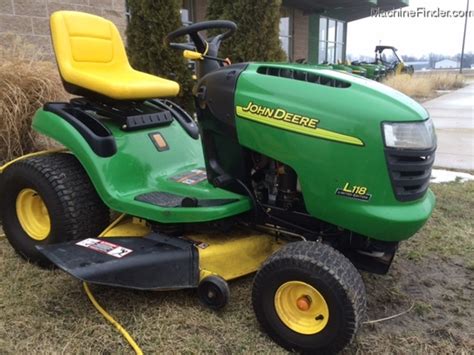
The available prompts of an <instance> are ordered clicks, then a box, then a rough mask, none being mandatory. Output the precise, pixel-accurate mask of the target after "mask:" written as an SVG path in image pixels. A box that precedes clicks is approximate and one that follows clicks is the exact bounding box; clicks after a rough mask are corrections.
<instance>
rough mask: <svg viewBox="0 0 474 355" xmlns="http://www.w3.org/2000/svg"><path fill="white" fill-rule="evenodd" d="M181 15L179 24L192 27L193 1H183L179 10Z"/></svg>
mask: <svg viewBox="0 0 474 355" xmlns="http://www.w3.org/2000/svg"><path fill="white" fill-rule="evenodd" d="M179 13H180V15H181V23H182V24H183V25H184V26H189V25H192V23H193V16H192V13H193V1H192V0H183V2H182V5H181V9H180V10H179Z"/></svg>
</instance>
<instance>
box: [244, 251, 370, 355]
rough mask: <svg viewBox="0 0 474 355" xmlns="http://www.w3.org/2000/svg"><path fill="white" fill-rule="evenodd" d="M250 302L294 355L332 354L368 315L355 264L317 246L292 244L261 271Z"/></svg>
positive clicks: (267, 328)
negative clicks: (298, 354) (295, 353)
mask: <svg viewBox="0 0 474 355" xmlns="http://www.w3.org/2000/svg"><path fill="white" fill-rule="evenodd" d="M252 301H253V307H254V311H255V314H256V316H257V319H258V321H259V322H260V324H261V325H262V327H263V329H264V330H265V331H266V332H267V333H268V335H269V336H270V337H271V338H272V339H273V340H274V341H275V342H277V343H278V344H279V345H281V346H282V347H284V348H285V349H287V350H290V351H297V352H303V353H317V354H333V353H337V352H339V351H341V350H342V349H343V348H344V347H345V346H346V345H348V344H349V343H350V342H351V341H352V340H353V338H354V336H355V334H356V333H357V331H358V329H359V327H360V325H361V321H362V319H363V317H364V316H365V310H366V293H365V286H364V283H363V281H362V278H361V276H360V274H359V272H358V271H357V269H356V268H355V267H354V265H352V263H351V262H350V261H349V260H348V259H347V258H346V257H344V256H343V255H342V254H341V253H339V252H338V251H336V250H335V249H333V248H332V247H330V246H328V245H325V244H322V243H318V242H295V243H290V244H288V245H286V246H285V247H283V248H282V249H280V251H278V252H277V253H275V254H274V255H273V256H271V257H270V258H269V259H268V260H267V261H266V262H265V263H264V264H263V266H262V268H261V270H260V271H259V272H258V273H257V275H256V277H255V280H254V286H253V292H252Z"/></svg>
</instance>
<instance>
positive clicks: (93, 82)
mask: <svg viewBox="0 0 474 355" xmlns="http://www.w3.org/2000/svg"><path fill="white" fill-rule="evenodd" d="M51 35H52V40H53V46H54V52H55V54H56V60H57V62H58V66H59V72H60V74H61V77H62V79H63V81H64V82H65V87H66V89H67V90H68V91H69V92H71V93H73V94H75V93H78V92H94V93H98V94H100V95H103V96H107V97H109V98H112V99H117V100H144V99H150V98H160V97H172V96H176V95H177V94H178V93H179V84H178V83H177V82H175V81H172V80H167V79H163V78H160V77H157V76H154V75H150V74H146V73H143V72H140V71H138V70H135V69H133V68H132V67H131V66H130V63H129V62H128V58H127V54H126V52H125V47H124V45H123V42H122V39H121V37H120V34H119V32H118V30H117V27H115V25H114V24H113V23H112V22H111V21H109V20H106V19H104V18H102V17H99V16H94V15H90V14H86V13H82V12H75V11H58V12H55V13H54V14H53V15H52V16H51ZM76 89H77V90H76ZM81 89H85V90H81Z"/></svg>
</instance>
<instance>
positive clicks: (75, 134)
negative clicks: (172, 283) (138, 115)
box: [32, 109, 251, 223]
mask: <svg viewBox="0 0 474 355" xmlns="http://www.w3.org/2000/svg"><path fill="white" fill-rule="evenodd" d="M100 123H101V124H102V125H104V127H105V128H106V129H107V131H110V136H109V137H110V138H108V139H109V140H113V141H114V142H115V143H114V144H116V147H117V150H116V152H115V153H114V154H111V155H109V154H104V155H106V156H101V155H100V154H98V153H97V152H96V151H94V149H95V148H94V146H93V145H91V144H90V143H89V142H88V141H87V140H86V137H87V135H86V136H84V134H81V132H80V131H79V130H78V129H77V128H76V127H75V126H74V125H73V124H71V123H70V122H68V120H66V119H65V118H64V117H62V115H61V116H59V115H58V114H56V113H53V112H49V111H46V110H44V109H40V110H38V111H37V112H36V114H35V117H34V118H33V124H32V125H33V128H34V129H35V130H36V131H37V132H39V133H42V134H44V135H46V136H48V137H50V138H52V139H54V140H55V141H57V142H59V143H61V144H62V145H64V146H65V147H66V148H67V149H68V150H70V151H71V153H72V154H74V156H76V158H77V159H78V160H79V162H80V163H81V165H82V167H83V168H84V170H85V171H86V173H87V174H88V176H89V178H90V179H91V181H92V184H93V185H94V188H95V189H96V191H97V193H98V195H99V197H100V198H101V199H102V201H103V202H104V203H105V204H106V205H107V206H108V207H109V208H111V209H112V210H115V211H117V212H122V213H127V214H130V215H133V216H137V217H140V218H143V219H146V220H150V221H157V222H161V223H183V222H187V223H193V222H206V221H211V220H215V219H216V218H226V217H230V216H233V215H235V214H238V213H242V212H245V211H247V210H249V209H250V207H251V206H250V202H249V200H248V198H244V197H243V196H241V195H238V194H235V193H231V192H228V191H226V190H223V189H218V188H215V187H213V186H212V185H210V184H209V183H208V182H207V181H204V182H202V183H200V184H197V185H194V186H187V185H183V184H181V183H178V182H176V181H174V180H170V177H173V176H176V175H179V174H182V173H185V172H188V171H190V170H193V169H202V168H203V167H204V166H205V164H204V157H203V153H202V148H201V141H200V139H195V138H192V137H191V136H190V135H189V134H188V133H187V132H186V131H185V130H183V128H182V127H181V125H180V124H179V123H178V122H172V123H171V124H170V125H168V126H166V127H158V128H157V127H154V128H149V129H143V130H139V131H134V132H123V131H122V130H120V127H119V126H118V125H117V124H116V123H114V122H112V121H109V120H104V121H102V122H100ZM156 133H160V134H161V135H162V136H163V137H164V138H165V139H166V142H167V143H168V145H169V147H170V149H168V150H166V151H159V150H158V149H157V148H156V146H155V143H154V142H153V139H152V138H151V137H152V136H153V135H154V134H156ZM150 135H151V136H150ZM155 191H166V192H169V193H174V194H178V195H180V194H181V195H182V194H185V195H187V196H192V197H195V198H198V199H205V198H208V196H209V194H212V196H213V197H214V198H216V199H236V200H238V202H236V203H232V204H226V205H222V206H210V207H199V208H198V209H197V208H167V207H160V206H155V205H153V204H148V203H143V202H141V201H140V200H137V199H136V198H137V196H139V195H141V194H146V193H150V192H155Z"/></svg>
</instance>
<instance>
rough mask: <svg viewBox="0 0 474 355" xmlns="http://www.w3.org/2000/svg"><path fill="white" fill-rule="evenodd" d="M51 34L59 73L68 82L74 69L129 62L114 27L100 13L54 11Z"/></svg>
mask: <svg viewBox="0 0 474 355" xmlns="http://www.w3.org/2000/svg"><path fill="white" fill-rule="evenodd" d="M51 35H52V40H53V47H54V52H55V55H56V60H57V62H58V66H59V71H60V73H61V77H62V78H63V80H64V81H66V82H68V83H74V82H75V79H77V78H75V75H74V74H75V69H82V70H88V71H94V69H96V70H104V69H106V68H107V67H129V66H130V64H129V63H128V58H127V54H126V52H125V47H124V45H123V42H122V39H121V37H120V33H119V31H118V30H117V27H116V26H115V25H114V24H113V23H112V22H111V21H109V20H106V19H104V18H102V17H99V16H95V15H90V14H86V13H82V12H75V11H57V12H55V13H53V15H52V16H51Z"/></svg>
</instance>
